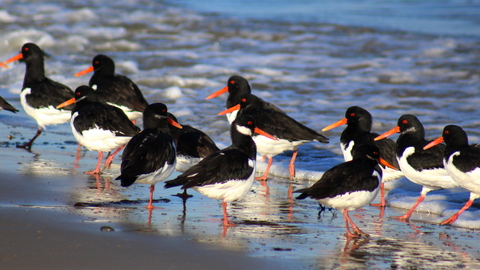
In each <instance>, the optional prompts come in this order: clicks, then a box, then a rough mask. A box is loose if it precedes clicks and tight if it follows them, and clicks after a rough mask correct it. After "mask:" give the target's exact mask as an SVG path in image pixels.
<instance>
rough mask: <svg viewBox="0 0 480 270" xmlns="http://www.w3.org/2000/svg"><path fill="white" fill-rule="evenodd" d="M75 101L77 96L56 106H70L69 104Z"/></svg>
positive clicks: (58, 107)
mask: <svg viewBox="0 0 480 270" xmlns="http://www.w3.org/2000/svg"><path fill="white" fill-rule="evenodd" d="M73 103H75V98H71V99H69V100H67V101H65V102H63V103H62V104H60V105H58V106H57V107H56V108H57V109H60V108H63V107H65V106H68V105H70V104H73Z"/></svg>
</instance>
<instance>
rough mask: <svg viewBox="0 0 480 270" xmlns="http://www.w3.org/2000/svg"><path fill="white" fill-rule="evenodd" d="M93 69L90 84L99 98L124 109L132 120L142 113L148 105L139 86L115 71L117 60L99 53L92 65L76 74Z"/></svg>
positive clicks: (82, 73) (79, 74)
mask: <svg viewBox="0 0 480 270" xmlns="http://www.w3.org/2000/svg"><path fill="white" fill-rule="evenodd" d="M92 71H93V75H92V77H91V78H90V81H89V83H88V85H89V86H90V87H92V88H93V89H95V90H96V92H97V96H98V100H99V101H100V102H106V103H108V104H110V105H113V106H116V107H119V108H120V109H122V110H123V111H124V112H125V114H126V115H127V116H128V118H129V119H130V120H132V121H134V120H135V119H137V118H138V117H140V116H141V115H142V112H143V111H144V110H145V108H146V107H147V106H148V102H147V101H146V100H145V98H144V97H143V94H142V92H141V91H140V89H139V88H138V86H137V85H136V84H135V83H134V82H133V81H132V80H131V79H130V78H128V77H127V76H124V75H120V74H117V73H115V62H114V61H113V60H112V59H111V58H110V57H108V56H106V55H103V54H99V55H97V56H95V57H94V58H93V60H92V66H90V67H88V68H87V69H85V70H82V71H80V72H78V73H76V74H75V76H81V75H84V74H87V73H90V72H92Z"/></svg>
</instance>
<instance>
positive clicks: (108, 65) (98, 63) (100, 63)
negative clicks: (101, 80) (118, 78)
mask: <svg viewBox="0 0 480 270" xmlns="http://www.w3.org/2000/svg"><path fill="white" fill-rule="evenodd" d="M92 66H93V70H94V72H97V71H100V72H102V73H107V74H114V73H115V62H114V61H113V60H112V58H110V57H108V56H106V55H103V54H98V55H97V56H95V57H94V58H93V60H92Z"/></svg>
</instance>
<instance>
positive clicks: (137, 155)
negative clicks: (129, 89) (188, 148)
mask: <svg viewBox="0 0 480 270" xmlns="http://www.w3.org/2000/svg"><path fill="white" fill-rule="evenodd" d="M143 126H144V129H143V130H142V131H141V132H140V133H138V134H137V135H135V136H133V138H132V139H131V140H130V141H129V142H128V144H127V146H126V147H125V150H124V151H123V155H122V165H121V168H120V173H121V174H120V176H118V177H117V178H116V179H117V180H121V185H122V186H123V187H128V186H130V185H132V184H133V183H137V184H148V185H150V200H149V203H148V206H147V208H149V209H153V208H155V207H154V206H153V192H154V190H155V184H157V183H158V182H161V181H164V180H165V179H167V178H168V177H169V176H170V175H171V174H172V172H173V171H174V170H175V164H176V163H177V158H176V149H175V144H174V141H173V138H172V136H171V135H170V128H169V126H173V128H175V129H182V126H181V125H179V124H178V123H177V122H176V121H175V120H173V119H172V118H170V117H169V116H168V111H167V106H165V104H163V103H153V104H150V105H148V106H147V108H145V111H144V113H143Z"/></svg>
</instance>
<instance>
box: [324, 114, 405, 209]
mask: <svg viewBox="0 0 480 270" xmlns="http://www.w3.org/2000/svg"><path fill="white" fill-rule="evenodd" d="M344 124H346V125H347V127H346V128H345V129H344V130H343V132H342V135H341V136H340V148H341V150H342V153H343V158H344V160H345V161H349V160H352V156H353V153H354V152H355V151H356V149H357V148H358V147H360V146H362V145H365V144H374V145H375V146H377V147H378V149H379V150H380V157H381V158H383V159H384V160H386V161H387V162H388V163H389V164H392V165H393V166H394V167H395V168H399V165H398V161H397V156H396V154H395V142H394V141H393V140H391V139H388V138H387V139H384V140H379V141H374V139H375V138H376V137H378V136H379V134H377V133H373V132H371V129H372V115H371V114H370V113H369V112H368V111H367V110H365V109H364V108H361V107H358V106H352V107H350V108H348V109H347V111H346V112H345V118H343V119H341V120H340V121H337V122H336V123H333V124H331V125H329V126H327V127H325V128H323V129H322V131H327V130H330V129H333V128H336V127H339V126H341V125H344ZM380 167H381V168H382V172H383V176H382V183H381V184H380V194H381V195H380V197H381V201H380V203H378V204H372V206H380V207H384V206H386V201H385V188H384V183H385V182H388V181H393V180H396V179H398V178H400V177H403V176H404V174H403V173H402V172H401V171H399V170H398V169H396V170H394V169H391V168H389V167H386V166H383V165H380Z"/></svg>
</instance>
